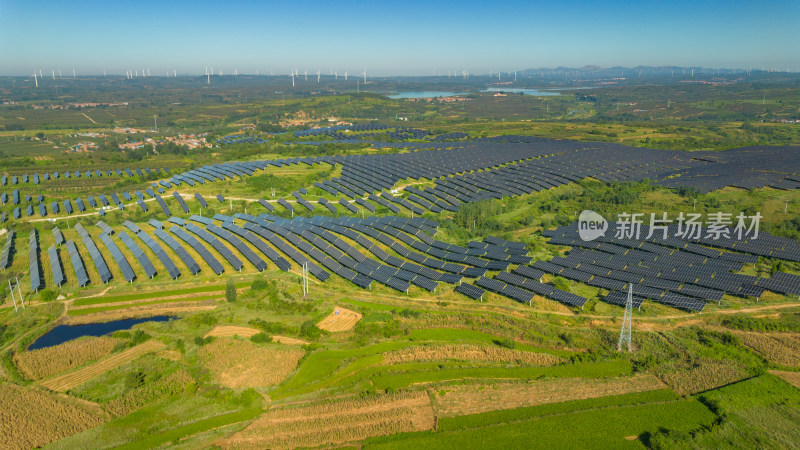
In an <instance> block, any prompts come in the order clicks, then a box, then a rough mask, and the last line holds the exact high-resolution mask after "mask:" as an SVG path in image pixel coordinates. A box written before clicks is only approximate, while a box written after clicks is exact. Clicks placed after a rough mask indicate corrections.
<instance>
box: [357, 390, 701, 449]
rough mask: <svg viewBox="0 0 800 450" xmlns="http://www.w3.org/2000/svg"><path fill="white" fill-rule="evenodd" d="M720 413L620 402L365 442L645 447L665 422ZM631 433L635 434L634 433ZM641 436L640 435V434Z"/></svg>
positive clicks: (681, 425) (690, 402) (687, 422)
mask: <svg viewBox="0 0 800 450" xmlns="http://www.w3.org/2000/svg"><path fill="white" fill-rule="evenodd" d="M714 420H716V416H715V415H714V413H713V412H711V410H709V409H708V408H707V407H706V406H705V405H703V404H702V403H700V402H699V401H697V400H695V399H687V400H676V401H671V402H667V403H658V404H652V403H650V404H645V405H636V406H617V407H611V408H604V409H594V410H588V411H577V412H572V413H569V412H567V413H563V414H558V415H551V416H544V417H536V418H533V419H529V420H523V421H519V422H514V423H504V424H496V425H490V426H486V427H482V428H477V429H469V430H455V431H445V432H439V433H433V432H424V433H409V434H405V435H395V436H389V437H385V438H375V439H372V440H369V441H367V445H365V447H366V448H437V449H449V448H452V449H463V448H476V447H477V448H481V447H485V448H518V447H525V448H548V449H552V448H624V447H629V448H641V446H642V443H643V442H642V440H646V439H647V436H649V435H651V434H652V433H656V432H657V431H658V430H659V429H660V428H662V427H665V426H666V427H674V428H676V429H680V430H685V431H687V432H688V431H690V430H694V429H698V428H700V427H703V426H708V425H710V424H711V423H712V422H713V421H714ZM631 437H633V438H631ZM640 439H642V440H640Z"/></svg>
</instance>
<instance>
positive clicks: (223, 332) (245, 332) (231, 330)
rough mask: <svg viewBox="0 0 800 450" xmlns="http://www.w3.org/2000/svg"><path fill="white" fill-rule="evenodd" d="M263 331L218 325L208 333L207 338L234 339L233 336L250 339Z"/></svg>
mask: <svg viewBox="0 0 800 450" xmlns="http://www.w3.org/2000/svg"><path fill="white" fill-rule="evenodd" d="M260 332H261V331H259V330H256V329H255V328H250V327H239V326H236V325H217V326H216V327H214V328H213V329H212V330H211V331H209V332H208V333H206V336H205V337H209V336H214V337H233V336H241V337H246V338H249V337H250V336H254V335H256V334H258V333H260Z"/></svg>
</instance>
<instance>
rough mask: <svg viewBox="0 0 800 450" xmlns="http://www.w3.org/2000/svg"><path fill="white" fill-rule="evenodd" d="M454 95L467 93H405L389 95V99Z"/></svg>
mask: <svg viewBox="0 0 800 450" xmlns="http://www.w3.org/2000/svg"><path fill="white" fill-rule="evenodd" d="M454 95H467V93H466V92H448V91H407V92H398V93H396V94H392V95H389V98H434V97H452V96H454Z"/></svg>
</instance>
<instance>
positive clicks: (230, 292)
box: [225, 278, 236, 303]
mask: <svg viewBox="0 0 800 450" xmlns="http://www.w3.org/2000/svg"><path fill="white" fill-rule="evenodd" d="M225 298H226V299H228V301H229V302H231V303H233V302H235V301H236V285H235V284H233V278H228V284H227V285H226V286H225Z"/></svg>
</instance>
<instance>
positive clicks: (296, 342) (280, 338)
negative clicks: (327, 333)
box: [272, 335, 308, 345]
mask: <svg viewBox="0 0 800 450" xmlns="http://www.w3.org/2000/svg"><path fill="white" fill-rule="evenodd" d="M272 342H277V343H279V344H288V345H308V342H306V341H303V340H301V339H295V338H290V337H286V336H277V335H275V336H272Z"/></svg>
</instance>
